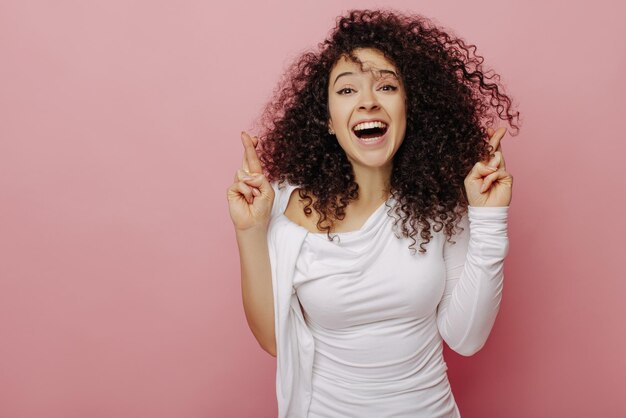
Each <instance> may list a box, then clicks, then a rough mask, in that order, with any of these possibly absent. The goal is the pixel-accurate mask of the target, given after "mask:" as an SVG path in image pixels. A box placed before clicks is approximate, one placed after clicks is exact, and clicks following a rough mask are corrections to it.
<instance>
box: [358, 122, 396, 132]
mask: <svg viewBox="0 0 626 418" xmlns="http://www.w3.org/2000/svg"><path fill="white" fill-rule="evenodd" d="M386 126H387V124H386V123H384V122H380V121H375V122H361V123H359V124H358V125H356V126H355V127H354V128H352V129H353V130H355V131H361V130H363V129H373V128H385V127H386Z"/></svg>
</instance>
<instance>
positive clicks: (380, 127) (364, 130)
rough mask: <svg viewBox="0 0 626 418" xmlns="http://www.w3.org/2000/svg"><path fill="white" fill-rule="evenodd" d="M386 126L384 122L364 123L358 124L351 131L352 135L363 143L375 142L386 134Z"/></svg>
mask: <svg viewBox="0 0 626 418" xmlns="http://www.w3.org/2000/svg"><path fill="white" fill-rule="evenodd" d="M387 129H388V126H387V124H386V123H384V122H380V121H376V122H364V123H359V124H358V125H356V126H355V127H354V128H352V131H353V132H354V134H355V135H356V136H357V137H358V138H359V139H361V140H363V141H375V140H376V139H378V138H380V137H382V136H383V135H385V133H386V132H387Z"/></svg>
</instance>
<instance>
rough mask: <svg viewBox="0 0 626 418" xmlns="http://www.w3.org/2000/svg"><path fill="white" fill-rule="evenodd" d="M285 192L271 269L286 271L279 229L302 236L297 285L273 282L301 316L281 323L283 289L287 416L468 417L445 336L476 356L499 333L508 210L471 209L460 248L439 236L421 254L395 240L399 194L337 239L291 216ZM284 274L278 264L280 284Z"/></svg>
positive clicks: (282, 377) (282, 410)
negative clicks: (446, 355)
mask: <svg viewBox="0 0 626 418" xmlns="http://www.w3.org/2000/svg"><path fill="white" fill-rule="evenodd" d="M274 187H275V191H276V192H277V194H276V198H275V205H274V206H275V208H274V209H273V214H272V222H271V223H270V232H271V233H270V234H269V235H268V236H269V238H268V239H269V242H270V243H271V244H272V245H271V248H270V261H272V257H274V260H273V263H277V261H278V260H277V259H276V256H277V253H280V247H282V244H284V243H283V242H281V244H278V242H276V238H277V237H278V234H279V231H284V230H291V231H292V232H294V233H295V232H296V231H297V233H296V234H295V236H294V241H293V242H291V243H289V244H288V245H289V247H290V253H291V256H290V257H289V260H290V261H289V264H292V265H290V266H289V268H288V269H287V270H288V271H289V274H290V277H289V278H287V277H273V278H274V284H275V287H278V286H284V285H285V283H284V282H287V283H288V285H287V286H289V287H290V289H289V293H290V298H289V299H290V301H289V304H288V305H289V307H288V309H287V310H288V312H289V313H288V316H291V317H292V318H291V321H289V322H290V323H291V325H290V326H289V327H285V321H282V323H281V317H280V316H279V315H282V317H283V318H284V312H285V309H283V310H282V311H281V309H279V306H278V305H279V304H281V298H280V297H279V298H278V300H276V297H277V296H280V295H279V293H280V292H277V290H278V289H275V301H276V303H275V305H276V307H277V309H276V313H277V328H276V329H277V352H278V353H277V354H278V360H277V361H278V364H277V395H278V401H279V416H281V417H308V418H321V417H324V418H328V417H359V418H363V417H377V418H383V417H407V418H408V417H411V418H415V417H425V418H426V417H428V418H433V417H459V416H460V414H459V411H458V408H457V406H456V403H455V401H454V397H453V395H452V392H451V389H450V385H449V382H448V379H447V375H446V369H447V367H446V364H445V361H444V359H443V354H442V353H443V346H442V340H445V341H446V343H447V344H448V345H449V346H450V347H451V348H452V349H453V350H455V351H457V352H459V353H461V354H463V355H471V354H473V353H475V352H476V351H478V350H479V349H480V348H481V347H482V346H483V345H484V343H485V341H486V339H487V337H488V335H489V332H490V331H491V328H492V326H493V323H494V321H495V318H496V315H497V312H498V308H499V305H500V299H501V292H502V281H503V272H502V269H503V259H504V257H505V255H506V253H507V251H508V238H507V233H506V230H507V228H506V227H507V212H508V207H498V208H476V207H470V208H469V213H468V216H467V217H464V218H463V220H462V222H461V224H460V226H462V227H463V228H464V230H463V231H461V232H458V233H457V234H456V235H455V236H454V237H453V240H454V241H456V243H455V244H451V243H449V242H447V241H446V236H445V234H444V232H443V231H440V232H435V231H433V230H432V229H431V232H432V233H433V238H432V239H431V241H430V243H429V244H427V246H426V249H427V251H426V253H425V254H422V253H419V252H417V253H415V254H413V253H411V251H410V250H409V248H408V247H409V245H410V243H411V241H410V240H409V239H405V238H398V237H397V236H396V234H395V231H394V227H393V218H392V217H391V216H390V215H389V214H388V211H389V208H391V207H392V206H393V205H394V203H395V201H394V199H393V198H390V199H389V200H388V201H387V202H385V203H384V204H382V205H381V206H380V207H379V208H378V209H377V210H376V211H375V212H374V213H373V214H372V215H371V216H370V217H369V218H368V219H367V221H366V222H365V224H364V225H363V226H362V227H361V228H360V229H359V230H357V231H352V232H345V233H338V234H335V235H336V238H335V240H334V241H329V240H328V238H327V235H326V234H325V233H312V232H309V231H308V230H306V229H305V228H302V227H300V226H298V225H296V224H294V223H293V222H291V221H289V220H288V219H287V218H286V217H285V216H284V215H283V213H282V212H283V211H284V209H285V208H286V204H287V202H288V200H289V195H290V194H291V192H292V191H293V190H294V189H295V187H294V186H292V185H286V187H285V188H283V189H279V188H278V187H276V185H275V184H274ZM280 235H281V236H282V239H281V241H284V239H287V240H289V236H288V235H285V234H280ZM398 235H399V234H398ZM418 248H419V247H418ZM279 258H280V257H279ZM284 260H286V258H284ZM283 267H284V266H283ZM278 270H279V269H274V266H273V273H274V274H273V276H275V275H276V274H277V273H278ZM278 276H280V274H278ZM279 280H280V283H282V285H279ZM284 294H285V295H286V294H287V291H285V293H284ZM284 299H285V297H283V298H282V300H283V301H284ZM296 302H297V303H296ZM282 304H283V306H286V303H284V302H283V303H282ZM298 311H299V312H298ZM294 315H296V316H297V317H298V318H300V320H296V319H295V318H293V317H294ZM290 328H291V330H290ZM285 340H287V341H288V344H285ZM294 348H295V351H297V355H294ZM281 350H284V351H285V357H286V359H285V358H283V356H282V354H283V353H281ZM286 382H291V384H290V388H289V389H287V388H285V383H286ZM286 394H288V396H285V395H286Z"/></svg>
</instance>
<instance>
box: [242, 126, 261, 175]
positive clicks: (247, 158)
mask: <svg viewBox="0 0 626 418" xmlns="http://www.w3.org/2000/svg"><path fill="white" fill-rule="evenodd" d="M241 139H242V141H243V146H244V149H245V150H244V170H247V171H249V172H250V173H262V172H263V166H261V161H260V160H259V156H258V155H257V153H256V149H255V148H254V142H253V140H252V138H251V137H250V135H248V133H247V132H242V133H241ZM246 163H247V164H246ZM246 165H247V166H248V167H246Z"/></svg>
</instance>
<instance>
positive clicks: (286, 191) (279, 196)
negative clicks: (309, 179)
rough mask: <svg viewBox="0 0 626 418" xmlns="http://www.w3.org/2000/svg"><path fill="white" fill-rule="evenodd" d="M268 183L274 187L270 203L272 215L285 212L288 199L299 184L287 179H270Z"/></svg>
mask: <svg viewBox="0 0 626 418" xmlns="http://www.w3.org/2000/svg"><path fill="white" fill-rule="evenodd" d="M270 185H271V186H272V188H273V189H274V204H273V205H272V217H275V216H279V215H280V214H282V213H284V212H285V209H287V206H288V204H289V199H290V197H291V195H292V193H293V191H294V190H296V189H298V187H299V186H297V185H295V184H291V183H289V182H287V181H282V182H279V181H272V182H270Z"/></svg>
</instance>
